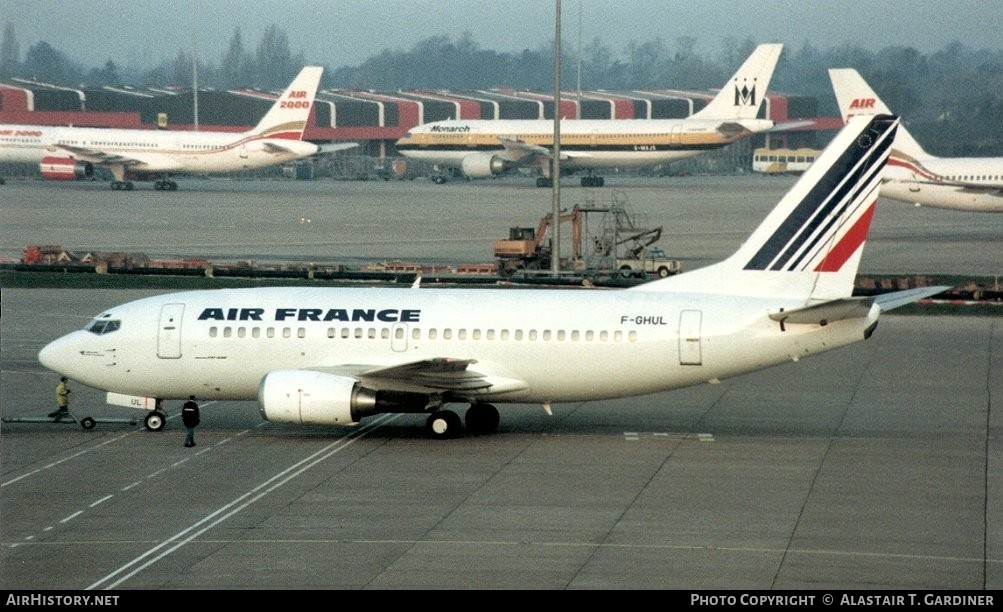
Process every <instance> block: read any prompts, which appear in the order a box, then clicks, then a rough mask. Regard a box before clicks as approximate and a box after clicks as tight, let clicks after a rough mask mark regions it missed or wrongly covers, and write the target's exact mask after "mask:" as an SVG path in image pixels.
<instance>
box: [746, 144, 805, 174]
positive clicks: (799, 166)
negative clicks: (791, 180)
mask: <svg viewBox="0 0 1003 612" xmlns="http://www.w3.org/2000/svg"><path fill="white" fill-rule="evenodd" d="M821 153H822V151H819V150H818V149H767V148H765V147H763V148H759V149H756V150H754V151H753V152H752V171H753V172H762V173H763V174H800V173H801V172H804V171H805V170H807V169H808V166H810V165H811V164H812V162H814V161H815V158H817V157H818V156H819V155H820V154H821Z"/></svg>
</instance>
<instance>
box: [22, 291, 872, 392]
mask: <svg viewBox="0 0 1003 612" xmlns="http://www.w3.org/2000/svg"><path fill="white" fill-rule="evenodd" d="M798 305H800V304H790V303H788V304H785V303H783V302H782V301H778V300H775V299H774V300H770V299H753V298H735V297H723V296H706V295H682V296H673V295H672V294H669V293H665V292H648V291H633V290H632V291H624V290H597V289H567V290H562V289H558V290H543V289H432V288H428V289H426V288H422V289H379V288H376V289H322V288H320V289H319V288H301V289H288V288H282V289H278V288H277V289H232V290H210V291H194V292H186V293H180V294H173V295H167V296H158V297H152V298H147V299H143V300H139V301H136V302H131V303H129V304H125V305H122V306H119V307H116V308H113V309H111V310H109V311H108V312H106V313H104V314H102V315H101V316H100V317H99V318H98V319H97V320H107V321H116V322H117V323H115V330H114V331H111V332H108V333H103V334H98V333H94V332H92V331H83V330H82V331H78V332H74V333H72V334H69V335H67V336H65V337H63V338H61V339H58V340H56V341H54V342H52V343H51V344H49V345H48V346H46V347H45V348H44V349H43V351H42V352H41V353H40V360H41V361H42V363H43V364H44V365H45V366H46V367H48V368H50V369H52V370H54V371H56V372H59V373H61V374H63V375H66V376H68V377H70V378H72V379H74V380H77V381H80V382H82V383H84V384H86V385H89V386H92V387H95V388H98V389H102V390H106V391H111V392H115V393H122V394H127V395H133V396H144V397H155V398H161V399H171V398H182V397H188V396H189V395H192V394H194V395H197V396H198V397H200V398H206V399H229V400H252V399H255V398H256V397H257V393H258V388H259V384H260V383H261V381H262V378H263V377H264V376H265V375H266V374H268V373H269V372H273V371H277V370H307V371H309V370H319V371H322V372H331V373H338V374H347V375H351V376H353V377H356V378H359V379H360V380H363V381H365V371H367V370H371V369H374V368H384V367H387V366H393V365H399V364H408V363H414V362H419V361H422V360H427V359H438V358H442V359H450V360H473V361H474V362H473V363H472V364H471V365H470V366H469V369H470V370H474V371H476V372H478V373H479V374H481V375H483V376H484V377H485V378H486V380H488V381H489V382H491V386H490V387H488V388H482V389H479V390H476V391H471V392H468V393H463V394H460V395H461V396H462V397H464V398H465V399H468V400H473V399H485V400H491V401H494V402H544V403H548V402H562V401H585V400H596V399H602V398H611V397H624V396H632V395H639V394H646V393H652V392H656V391H662V390H667V389H673V388H678V387H684V386H688V385H694V384H698V383H703V382H708V381H716V380H719V379H722V378H725V377H729V376H734V375H736V374H741V373H744V372H749V371H752V370H757V369H760V368H764V367H767V366H771V365H775V364H778V363H781V362H784V361H790V360H796V359H798V358H800V357H804V356H807V355H811V354H814V353H816V352H819V351H823V350H828V349H831V348H834V347H837V346H842V345H845V344H849V343H852V342H855V341H858V340H862V339H863V338H864V330H865V329H866V328H867V327H869V326H870V325H872V324H873V323H874V321H875V320H876V319H877V315H878V309H877V307H875V308H874V310H873V311H872V312H871V315H870V316H868V317H864V318H858V319H851V320H846V321H835V322H832V323H830V324H828V325H825V326H818V325H787V326H786V329H785V330H781V325H779V324H778V323H777V322H776V321H773V320H770V319H769V318H768V316H767V314H768V312H769V311H775V310H776V309H778V308H781V307H788V308H792V307H795V306H798ZM370 319H371V320H370Z"/></svg>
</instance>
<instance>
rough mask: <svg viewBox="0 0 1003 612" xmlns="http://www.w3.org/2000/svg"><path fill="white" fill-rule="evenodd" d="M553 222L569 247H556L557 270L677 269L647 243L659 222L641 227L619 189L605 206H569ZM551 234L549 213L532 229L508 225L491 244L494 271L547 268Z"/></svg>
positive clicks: (664, 272)
mask: <svg viewBox="0 0 1003 612" xmlns="http://www.w3.org/2000/svg"><path fill="white" fill-rule="evenodd" d="M597 219H598V220H597ZM559 222H560V223H561V224H565V223H566V224H568V226H569V227H570V234H564V233H559V236H558V239H559V240H560V241H561V243H562V245H564V244H565V243H566V242H567V243H569V246H570V250H569V251H566V250H565V249H564V248H563V246H562V248H561V249H560V251H561V266H560V268H561V270H562V271H568V272H571V273H580V274H581V275H583V276H586V277H587V276H596V275H609V276H620V277H624V278H631V277H633V278H647V277H648V275H649V274H654V275H657V276H659V277H662V278H664V277H666V276H671V275H673V274H677V273H679V272H680V271H681V270H682V265H681V264H680V263H679V261H678V260H674V259H669V258H668V257H667V256H666V254H665V251H663V250H662V249H660V248H657V247H653V246H652V245H654V244H655V243H656V242H658V240H659V239H660V238H661V236H662V227H661V226H659V227H654V228H649V227H645V226H644V225H643V223H641V221H640V218H639V216H638V215H636V214H634V213H632V212H631V211H630V207H629V203H628V202H627V200H626V198H625V197H624V196H623V194H622V193H621V192H617V191H614V192H612V202H611V203H610V204H609V205H606V206H600V205H596V204H595V203H587V204H585V205H575V206H574V207H573V208H572V209H571V210H570V211H568V212H566V213H564V214H562V215H560V219H559ZM553 233H554V232H553V214H547V215H545V216H544V217H542V218H541V219H540V220H539V222H538V223H537V225H536V227H535V228H533V227H522V226H517V227H512V228H510V229H509V236H508V238H507V239H502V240H496V241H495V243H494V257H495V260H496V263H497V266H498V273H499V274H500V275H501V276H503V277H511V276H512V275H513V274H515V273H517V272H524V273H525V272H527V271H528V272H529V273H532V272H533V271H535V270H550V269H551V265H552V252H553V244H552V240H553ZM565 253H568V254H565Z"/></svg>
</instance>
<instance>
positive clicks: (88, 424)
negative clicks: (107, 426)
mask: <svg viewBox="0 0 1003 612" xmlns="http://www.w3.org/2000/svg"><path fill="white" fill-rule="evenodd" d="M95 425H97V422H96V421H95V420H94V419H93V418H91V417H84V418H82V419H80V426H81V427H83V428H84V429H94V426H95Z"/></svg>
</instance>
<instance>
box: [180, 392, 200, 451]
mask: <svg viewBox="0 0 1003 612" xmlns="http://www.w3.org/2000/svg"><path fill="white" fill-rule="evenodd" d="M199 420H200V419H199V405H198V404H196V403H195V396H194V395H192V396H190V397H189V398H188V401H187V402H185V403H184V405H183V406H181V422H182V423H184V424H185V428H186V429H187V430H188V433H187V434H186V435H185V447H186V448H191V447H192V446H195V427H196V426H197V425H198V424H199Z"/></svg>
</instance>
